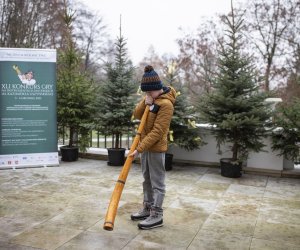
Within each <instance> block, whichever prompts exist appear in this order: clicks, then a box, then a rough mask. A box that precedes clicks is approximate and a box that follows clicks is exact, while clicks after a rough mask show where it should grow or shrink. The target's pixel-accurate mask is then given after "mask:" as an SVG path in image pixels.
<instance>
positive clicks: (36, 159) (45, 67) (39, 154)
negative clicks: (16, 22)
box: [0, 48, 58, 169]
mask: <svg viewBox="0 0 300 250" xmlns="http://www.w3.org/2000/svg"><path fill="white" fill-rule="evenodd" d="M0 84H1V90H0V137H1V144H0V169H1V168H7V167H9V168H10V167H11V168H16V167H24V166H49V165H58V152H57V124H56V50H46V49H20V48H0Z"/></svg>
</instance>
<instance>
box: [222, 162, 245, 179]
mask: <svg viewBox="0 0 300 250" xmlns="http://www.w3.org/2000/svg"><path fill="white" fill-rule="evenodd" d="M220 166H221V175H222V176H224V177H229V178H238V177H241V176H242V172H241V171H242V162H239V163H236V162H233V161H232V159H230V158H222V159H220Z"/></svg>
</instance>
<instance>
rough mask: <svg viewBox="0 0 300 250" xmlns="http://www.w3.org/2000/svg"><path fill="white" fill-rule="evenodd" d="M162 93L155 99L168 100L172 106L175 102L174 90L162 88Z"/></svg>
mask: <svg viewBox="0 0 300 250" xmlns="http://www.w3.org/2000/svg"><path fill="white" fill-rule="evenodd" d="M163 91H164V92H163V93H162V94H161V95H160V96H159V97H158V98H157V99H160V98H161V99H168V100H170V101H171V102H172V104H173V105H174V103H175V100H176V90H175V89H174V88H173V87H171V86H168V87H163Z"/></svg>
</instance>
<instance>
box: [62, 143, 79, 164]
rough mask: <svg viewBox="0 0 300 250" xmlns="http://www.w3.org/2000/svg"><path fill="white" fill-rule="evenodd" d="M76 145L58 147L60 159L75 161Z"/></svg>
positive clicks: (76, 156) (76, 157) (76, 155)
mask: <svg viewBox="0 0 300 250" xmlns="http://www.w3.org/2000/svg"><path fill="white" fill-rule="evenodd" d="M78 151H79V149H78V147H69V146H62V147H60V153H61V160H62V161H77V160H78Z"/></svg>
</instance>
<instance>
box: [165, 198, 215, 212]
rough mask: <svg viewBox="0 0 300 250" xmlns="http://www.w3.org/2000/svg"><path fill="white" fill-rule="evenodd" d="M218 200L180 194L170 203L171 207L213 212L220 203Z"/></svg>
mask: <svg viewBox="0 0 300 250" xmlns="http://www.w3.org/2000/svg"><path fill="white" fill-rule="evenodd" d="M218 202H219V201H218V200H212V199H211V200H210V199H199V198H195V197H191V196H178V197H177V198H176V199H174V201H173V202H172V203H171V204H170V206H169V207H170V208H179V209H186V210H196V211H200V212H201V213H211V212H213V211H214V209H215V207H216V206H217V204H218Z"/></svg>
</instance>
